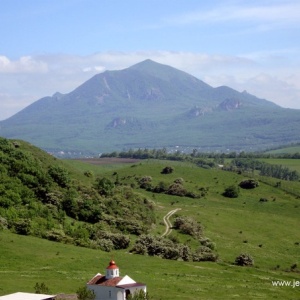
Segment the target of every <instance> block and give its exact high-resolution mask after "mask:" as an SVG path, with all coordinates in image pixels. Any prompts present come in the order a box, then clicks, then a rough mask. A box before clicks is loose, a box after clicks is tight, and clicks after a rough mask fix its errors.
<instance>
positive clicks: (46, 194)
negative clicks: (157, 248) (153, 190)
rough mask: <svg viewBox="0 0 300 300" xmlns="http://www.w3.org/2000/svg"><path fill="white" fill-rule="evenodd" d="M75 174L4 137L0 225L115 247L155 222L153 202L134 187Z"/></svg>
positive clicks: (1, 145) (0, 146)
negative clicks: (84, 181)
mask: <svg viewBox="0 0 300 300" xmlns="http://www.w3.org/2000/svg"><path fill="white" fill-rule="evenodd" d="M74 178H75V175H73V174H72V173H71V172H70V171H69V170H68V169H67V167H66V166H65V165H64V164H63V162H62V161H59V160H57V159H55V158H54V157H52V156H50V155H48V154H46V153H45V152H43V151H41V150H39V149H37V148H34V147H31V146H29V145H28V144H26V143H25V142H18V143H17V144H16V143H14V142H12V141H10V140H7V139H2V138H0V229H1V228H2V229H3V228H7V229H10V230H11V231H13V232H15V233H18V234H23V235H34V236H38V237H42V238H46V239H49V240H54V241H60V242H64V243H73V244H76V245H80V246H85V247H92V248H99V249H103V250H106V251H110V250H112V249H119V248H127V247H128V245H129V237H128V234H137V235H139V234H142V233H147V231H148V229H149V228H150V226H151V224H153V223H155V215H154V210H153V204H152V202H151V201H149V200H148V199H146V198H145V197H144V196H141V195H139V194H137V193H135V192H134V191H133V189H132V188H131V187H129V186H120V185H118V184H117V183H115V182H112V181H111V180H110V179H107V178H96V179H94V178H93V176H91V177H89V178H90V184H88V185H83V184H82V183H80V182H78V180H76V179H74Z"/></svg>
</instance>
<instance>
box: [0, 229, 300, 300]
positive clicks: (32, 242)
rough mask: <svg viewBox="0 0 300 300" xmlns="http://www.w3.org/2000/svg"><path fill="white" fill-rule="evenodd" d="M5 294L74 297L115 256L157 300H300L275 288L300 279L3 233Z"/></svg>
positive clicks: (1, 289) (0, 290) (1, 290)
mask: <svg viewBox="0 0 300 300" xmlns="http://www.w3.org/2000/svg"><path fill="white" fill-rule="evenodd" d="M0 238H1V245H2V246H1V248H0V254H1V255H0V262H1V270H0V275H1V280H0V295H4V294H7V293H13V292H16V291H23V292H34V285H35V284H36V283H37V282H39V283H41V282H44V283H45V284H46V285H47V287H49V289H50V291H51V293H54V294H56V293H60V292H64V293H75V292H76V290H77V289H78V287H81V286H83V285H84V284H85V282H87V281H88V280H89V279H90V278H92V277H93V276H94V275H95V274H96V273H97V272H100V273H104V271H105V268H106V267H107V264H108V262H109V260H110V259H111V257H113V258H114V259H115V260H116V262H117V264H118V266H119V267H120V272H121V275H122V276H124V275H125V274H128V275H129V276H130V277H132V278H133V279H135V280H136V281H139V282H145V283H146V284H147V287H148V291H149V293H150V295H151V296H152V299H170V300H171V299H187V300H188V299H233V298H243V299H295V298H296V297H297V295H298V293H299V290H297V288H291V287H273V286H272V280H288V281H293V280H299V277H300V276H299V274H296V273H290V272H284V271H275V270H268V269H264V268H243V267H237V266H234V265H231V264H225V263H191V262H178V261H168V260H162V259H160V258H157V257H146V256H140V255H130V254H128V253H126V252H124V251H121V252H115V253H112V254H108V253H105V252H102V251H98V250H92V249H85V248H79V247H75V246H71V245H63V244H59V243H54V242H49V241H45V240H40V239H38V238H33V237H24V236H17V235H14V234H12V233H9V232H7V231H3V232H1V235H0Z"/></svg>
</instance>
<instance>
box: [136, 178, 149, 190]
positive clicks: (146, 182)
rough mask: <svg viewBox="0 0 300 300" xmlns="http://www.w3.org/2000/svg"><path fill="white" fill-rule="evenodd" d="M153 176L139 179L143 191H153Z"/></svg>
mask: <svg viewBox="0 0 300 300" xmlns="http://www.w3.org/2000/svg"><path fill="white" fill-rule="evenodd" d="M151 182H152V177H151V176H143V177H141V178H140V179H139V184H140V188H141V189H151Z"/></svg>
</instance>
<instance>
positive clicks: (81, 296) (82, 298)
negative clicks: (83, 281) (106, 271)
mask: <svg viewBox="0 0 300 300" xmlns="http://www.w3.org/2000/svg"><path fill="white" fill-rule="evenodd" d="M76 294H77V299H78V300H94V299H95V298H96V295H95V293H94V291H90V290H88V289H87V288H86V287H85V286H84V287H82V288H79V289H78V290H77V291H76Z"/></svg>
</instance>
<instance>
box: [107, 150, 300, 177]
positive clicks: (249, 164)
mask: <svg viewBox="0 0 300 300" xmlns="http://www.w3.org/2000/svg"><path fill="white" fill-rule="evenodd" d="M101 157H119V158H135V159H166V160H177V161H189V162H192V163H195V164H196V165H198V166H199V167H202V168H214V167H217V166H220V165H224V164H225V159H231V163H230V165H224V169H225V170H228V171H237V170H240V171H254V170H258V171H259V172H260V175H262V176H269V177H274V178H278V179H282V180H290V181H297V180H299V178H300V175H299V173H298V172H297V171H292V170H290V169H289V168H287V167H284V166H282V165H273V164H268V163H266V162H262V161H259V160H258V159H259V158H260V159H261V158H289V159H298V158H300V153H295V154H282V155H271V154H264V153H247V152H240V153H237V152H230V153H202V152H198V151H197V150H196V149H194V150H193V152H192V153H190V154H186V153H182V152H180V151H176V152H175V153H168V151H167V149H166V148H163V149H138V150H132V149H131V150H128V151H123V152H112V153H103V154H102V155H101Z"/></svg>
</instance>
